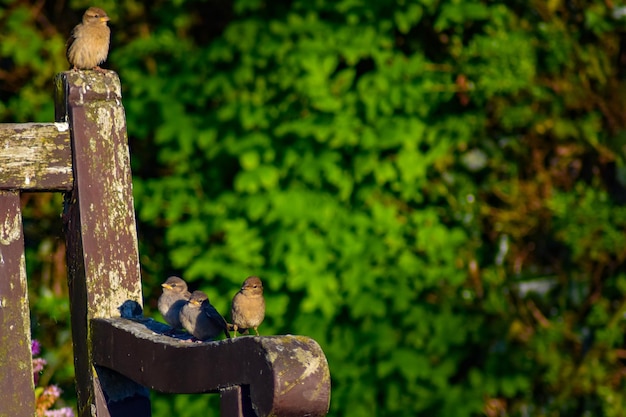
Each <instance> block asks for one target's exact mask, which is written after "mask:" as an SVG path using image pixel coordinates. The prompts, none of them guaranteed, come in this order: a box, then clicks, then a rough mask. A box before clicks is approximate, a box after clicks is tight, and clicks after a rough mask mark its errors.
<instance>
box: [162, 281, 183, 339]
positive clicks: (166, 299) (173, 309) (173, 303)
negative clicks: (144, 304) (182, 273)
mask: <svg viewBox="0 0 626 417" xmlns="http://www.w3.org/2000/svg"><path fill="white" fill-rule="evenodd" d="M161 287H163V293H162V294H161V296H160V297H159V301H158V302H157V305H158V307H159V311H160V312H161V315H162V316H163V318H164V319H165V321H166V322H167V324H169V325H170V326H171V327H172V331H174V330H176V329H180V328H182V324H181V323H180V318H179V315H180V310H181V309H182V308H183V306H184V305H185V304H187V301H188V300H189V298H191V294H189V291H187V283H186V282H185V281H183V280H182V278H179V277H169V278H168V279H167V280H166V281H165V282H164V283H163V284H161Z"/></svg>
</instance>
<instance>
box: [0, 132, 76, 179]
mask: <svg viewBox="0 0 626 417" xmlns="http://www.w3.org/2000/svg"><path fill="white" fill-rule="evenodd" d="M72 182H73V177H72V154H71V149H70V132H69V127H68V124H67V123H7V124H0V189H4V190H25V191H27V190H30V191H52V190H70V189H71V188H72Z"/></svg>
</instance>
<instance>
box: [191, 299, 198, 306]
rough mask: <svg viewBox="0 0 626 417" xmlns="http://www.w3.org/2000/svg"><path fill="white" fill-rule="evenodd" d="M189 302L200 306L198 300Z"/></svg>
mask: <svg viewBox="0 0 626 417" xmlns="http://www.w3.org/2000/svg"><path fill="white" fill-rule="evenodd" d="M189 302H190V303H191V304H193V305H196V306H199V305H200V302H199V301H198V300H189Z"/></svg>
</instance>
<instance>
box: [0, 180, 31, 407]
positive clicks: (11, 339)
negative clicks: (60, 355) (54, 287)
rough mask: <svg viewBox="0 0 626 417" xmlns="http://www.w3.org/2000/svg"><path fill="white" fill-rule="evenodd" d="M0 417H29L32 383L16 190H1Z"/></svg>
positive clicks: (18, 202) (20, 217)
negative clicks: (0, 398)
mask: <svg viewBox="0 0 626 417" xmlns="http://www.w3.org/2000/svg"><path fill="white" fill-rule="evenodd" d="M0 219H2V222H1V223H0V375H1V376H0V393H1V394H0V397H2V400H0V416H13V417H32V416H33V415H34V414H35V385H34V381H33V362H32V353H31V346H30V343H31V339H30V311H29V308H28V290H27V287H26V264H25V261H24V234H23V230H22V214H21V209H20V196H19V193H18V192H10V191H0Z"/></svg>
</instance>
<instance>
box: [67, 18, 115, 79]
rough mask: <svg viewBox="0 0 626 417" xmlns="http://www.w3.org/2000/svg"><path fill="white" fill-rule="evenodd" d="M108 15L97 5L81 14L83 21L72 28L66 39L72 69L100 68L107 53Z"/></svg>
mask: <svg viewBox="0 0 626 417" xmlns="http://www.w3.org/2000/svg"><path fill="white" fill-rule="evenodd" d="M108 21H109V16H107V14H106V12H105V11H104V10H102V9H100V8H98V7H90V8H88V9H87V11H86V12H85V14H84V15H83V22H82V23H79V24H78V25H76V27H74V29H73V30H72V34H71V35H70V38H69V39H68V40H67V51H66V56H67V60H68V61H69V62H70V65H72V68H73V69H74V70H77V69H94V70H96V71H104V70H103V69H102V68H100V66H99V65H100V64H102V63H103V62H104V61H106V59H107V55H108V54H109V41H110V38H111V30H110V29H109V27H108V26H107V22H108Z"/></svg>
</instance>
